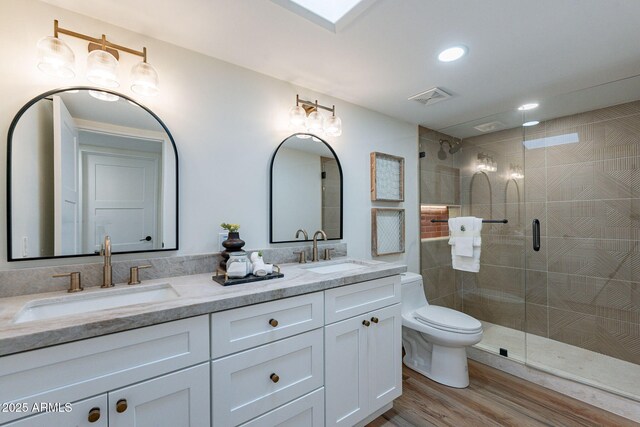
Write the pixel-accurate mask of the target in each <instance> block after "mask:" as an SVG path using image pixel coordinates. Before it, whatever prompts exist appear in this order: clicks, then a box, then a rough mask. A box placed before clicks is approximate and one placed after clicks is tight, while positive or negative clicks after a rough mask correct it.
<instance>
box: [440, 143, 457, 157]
mask: <svg viewBox="0 0 640 427" xmlns="http://www.w3.org/2000/svg"><path fill="white" fill-rule="evenodd" d="M444 144H447V145H448V146H449V154H455V153H457V152H458V151H460V142H458V141H453V143H451V141H449V140H448V139H441V140H440V151H438V158H439V159H440V160H444V159H446V158H447V153H446V152H445V151H444V147H443V145H444Z"/></svg>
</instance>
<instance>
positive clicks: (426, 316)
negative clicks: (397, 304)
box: [401, 273, 482, 388]
mask: <svg viewBox="0 0 640 427" xmlns="http://www.w3.org/2000/svg"><path fill="white" fill-rule="evenodd" d="M401 283H402V344H403V345H404V350H405V352H406V355H405V356H404V359H403V362H404V364H405V365H407V367H409V368H411V369H413V370H414V371H417V372H419V373H421V374H422V375H424V376H426V377H427V378H431V379H432V380H434V381H437V382H439V383H441V384H444V385H448V386H451V387H457V388H464V387H467V386H468V385H469V370H468V368H467V349H466V347H467V346H470V345H473V344H477V343H479V342H480V340H481V339H482V324H481V323H480V322H479V321H478V320H477V319H474V318H473V317H471V316H469V315H467V314H464V313H461V312H459V311H456V310H452V309H450V308H446V307H439V306H435V305H429V303H428V302H427V298H426V297H425V294H424V288H423V287H422V276H420V275H419V274H416V273H404V274H402V280H401Z"/></svg>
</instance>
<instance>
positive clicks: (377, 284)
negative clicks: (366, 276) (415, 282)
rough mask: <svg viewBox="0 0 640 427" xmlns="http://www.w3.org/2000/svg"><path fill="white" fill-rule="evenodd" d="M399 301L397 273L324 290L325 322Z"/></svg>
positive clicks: (398, 278) (338, 319) (331, 321)
mask: <svg viewBox="0 0 640 427" xmlns="http://www.w3.org/2000/svg"><path fill="white" fill-rule="evenodd" d="M399 302H400V276H399V275H396V276H389V277H383V278H381V279H375V280H369V281H367V282H361V283H357V284H355V285H347V286H341V287H339V288H334V289H329V290H327V291H325V292H324V307H325V316H324V317H325V323H326V324H327V325H328V324H330V323H333V322H338V321H340V320H344V319H348V318H349V317H353V316H358V315H360V314H362V313H366V312H367V311H371V310H376V309H378V308H382V307H386V306H388V305H391V304H397V303H399Z"/></svg>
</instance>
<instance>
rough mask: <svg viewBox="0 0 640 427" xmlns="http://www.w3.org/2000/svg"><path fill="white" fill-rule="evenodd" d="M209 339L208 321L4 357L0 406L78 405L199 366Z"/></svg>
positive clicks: (7, 416) (6, 416)
mask: <svg viewBox="0 0 640 427" xmlns="http://www.w3.org/2000/svg"><path fill="white" fill-rule="evenodd" d="M208 337H209V322H208V316H207V315H204V316H198V317H192V318H189V319H184V320H178V321H175V322H169V323H163V324H160V325H154V326H149V327H145V328H140V329H134V330H131V331H125V332H119V333H116V334H111V335H105V336H102V337H96V338H90V339H87V340H82V341H76V342H72V343H68V344H61V345H57V346H53V347H47V348H43V349H40V350H33V351H28V352H25V353H19V354H15V355H11V356H5V357H3V358H1V359H0V384H3V385H5V384H6V385H8V386H7V387H4V386H3V387H0V402H27V403H29V404H30V405H33V403H34V402H74V401H77V400H79V399H82V398H84V397H86V396H92V395H96V394H99V393H104V392H106V391H108V390H113V389H115V388H119V387H123V386H125V385H128V384H131V383H134V382H137V381H141V380H145V379H147V378H151V377H154V376H158V375H161V374H164V373H167V372H171V371H175V370H177V369H181V368H184V367H187V366H191V365H195V364H197V363H201V362H204V361H206V360H208V358H209V340H208ZM19 416H20V414H15V413H0V423H3V422H7V421H10V420H13V419H16V418H19Z"/></svg>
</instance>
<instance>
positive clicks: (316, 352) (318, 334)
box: [211, 329, 324, 426]
mask: <svg viewBox="0 0 640 427" xmlns="http://www.w3.org/2000/svg"><path fill="white" fill-rule="evenodd" d="M323 344H324V340H323V330H322V329H316V330H314V331H311V332H306V333H304V334H301V335H296V336H294V337H291V338H286V339H284V340H282V341H278V342H275V343H271V344H266V345H263V346H261V347H258V348H254V349H251V350H247V351H244V352H242V353H237V354H234V355H231V356H227V357H224V358H221V359H218V360H215V361H213V362H212V363H211V375H212V384H213V391H212V396H211V397H212V408H213V409H212V410H213V425H215V426H237V425H239V424H241V423H243V422H246V421H248V420H250V419H252V418H254V417H256V416H258V415H261V414H264V413H266V412H268V411H270V410H272V409H274V408H276V407H278V406H280V405H282V404H284V403H286V402H289V401H291V400H293V399H296V398H298V397H300V396H302V395H304V394H306V393H309V392H310V391H312V390H315V389H317V388H319V387H322V385H323V382H324V363H323V354H324V351H323V347H324V345H323ZM276 376H277V377H276Z"/></svg>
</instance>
